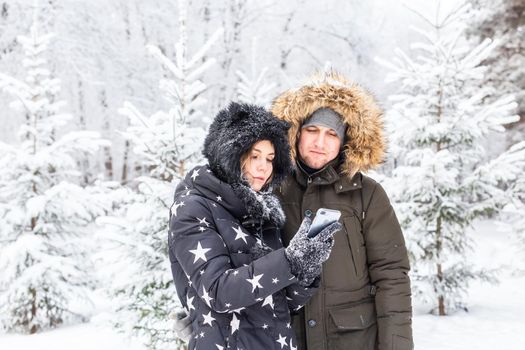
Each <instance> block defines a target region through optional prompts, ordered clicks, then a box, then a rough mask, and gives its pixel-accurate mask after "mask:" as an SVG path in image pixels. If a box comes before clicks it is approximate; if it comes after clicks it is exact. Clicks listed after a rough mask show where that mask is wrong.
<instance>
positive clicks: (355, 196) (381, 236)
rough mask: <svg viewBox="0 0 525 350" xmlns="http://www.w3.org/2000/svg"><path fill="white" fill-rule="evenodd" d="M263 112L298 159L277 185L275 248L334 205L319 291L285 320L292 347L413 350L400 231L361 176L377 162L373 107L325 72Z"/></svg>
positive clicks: (376, 189) (378, 124) (379, 191)
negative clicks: (334, 222)
mask: <svg viewBox="0 0 525 350" xmlns="http://www.w3.org/2000/svg"><path fill="white" fill-rule="evenodd" d="M272 112H273V113H274V114H275V115H276V116H277V117H279V118H281V119H284V120H286V121H287V122H289V123H290V124H291V125H292V127H291V128H290V131H289V134H288V135H289V140H290V145H291V146H292V158H293V160H294V161H295V162H296V164H297V168H296V171H295V173H294V174H293V175H292V176H290V177H288V178H287V179H286V180H285V182H284V183H283V184H282V185H281V186H280V187H279V188H277V189H276V193H277V194H278V195H279V196H280V197H281V201H282V205H283V209H284V211H285V214H286V224H285V227H284V233H283V238H284V244H285V245H287V243H288V242H289V240H290V239H291V237H292V236H293V234H294V233H295V232H296V231H297V227H298V226H299V224H300V223H301V221H302V219H303V218H304V216H313V215H314V214H315V212H316V211H317V209H318V208H331V209H337V210H340V211H341V213H342V215H341V219H340V221H341V222H342V224H343V226H344V230H342V231H341V232H338V233H337V234H336V235H335V236H334V237H335V245H334V248H333V250H332V254H331V256H330V258H329V259H328V260H327V261H326V262H325V263H324V265H323V272H322V275H321V278H322V279H321V286H320V288H319V292H318V293H317V294H316V295H315V296H314V297H313V298H312V299H311V300H310V301H309V302H308V303H307V305H306V306H305V307H304V308H303V309H302V310H301V311H300V312H299V313H298V314H297V315H296V316H295V317H294V324H293V326H294V330H295V332H296V334H297V338H298V341H299V346H298V348H299V349H301V350H306V349H308V350H324V349H326V350H328V349H359V350H364V349H379V350H386V349H388V350H390V349H412V348H413V342H412V328H411V317H412V308H411V293H410V280H409V277H408V275H407V273H408V270H409V262H408V256H407V251H406V248H405V243H404V239H403V235H402V232H401V229H400V226H399V223H398V220H397V219H396V216H395V213H394V211H393V209H392V206H391V205H390V202H389V199H388V197H387V195H386V193H385V191H384V190H383V188H382V187H381V186H380V185H379V184H378V183H376V182H375V181H374V180H372V179H371V178H369V177H367V176H365V175H363V174H362V172H363V171H367V170H369V169H371V168H373V167H374V166H377V165H378V164H379V163H380V162H381V161H382V159H383V155H384V151H385V140H384V136H383V122H382V111H381V110H380V108H379V107H378V106H377V104H376V103H375V101H374V99H373V97H372V96H371V95H370V94H368V93H367V92H366V91H365V90H363V89H362V88H361V87H359V86H357V85H355V84H351V83H349V82H348V81H346V80H345V79H344V78H343V77H341V76H339V75H337V74H336V73H327V74H324V75H320V76H317V77H315V78H314V79H313V81H312V82H311V83H309V84H306V85H304V86H302V87H301V88H299V89H294V90H290V91H287V92H284V93H283V94H281V95H280V96H278V97H277V98H276V99H275V101H274V103H273V106H272ZM294 146H295V147H294Z"/></svg>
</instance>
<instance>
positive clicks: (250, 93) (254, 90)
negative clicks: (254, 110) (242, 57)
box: [235, 38, 277, 106]
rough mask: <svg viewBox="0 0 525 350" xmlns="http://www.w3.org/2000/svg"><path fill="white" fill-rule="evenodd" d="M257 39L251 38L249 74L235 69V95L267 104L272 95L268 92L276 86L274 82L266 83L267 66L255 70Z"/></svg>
mask: <svg viewBox="0 0 525 350" xmlns="http://www.w3.org/2000/svg"><path fill="white" fill-rule="evenodd" d="M256 59H257V39H256V38H253V39H252V48H251V64H250V66H251V67H250V70H251V71H250V76H248V75H247V74H246V73H244V72H243V71H242V70H236V71H235V74H236V75H237V77H238V78H239V81H238V82H237V97H238V99H239V101H242V102H246V103H255V104H260V105H264V106H267V105H268V104H269V103H270V101H271V98H272V96H270V92H271V91H272V90H273V89H274V88H275V87H276V86H277V84H275V83H267V82H266V81H265V79H266V73H267V72H268V68H267V67H264V68H263V69H261V71H260V72H258V71H257V63H256Z"/></svg>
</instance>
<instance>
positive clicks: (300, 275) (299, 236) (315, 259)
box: [284, 217, 342, 287]
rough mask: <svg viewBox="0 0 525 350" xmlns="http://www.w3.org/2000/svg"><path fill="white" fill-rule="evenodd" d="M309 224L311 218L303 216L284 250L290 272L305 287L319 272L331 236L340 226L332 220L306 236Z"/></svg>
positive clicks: (332, 243) (325, 257)
mask: <svg viewBox="0 0 525 350" xmlns="http://www.w3.org/2000/svg"><path fill="white" fill-rule="evenodd" d="M311 224H312V220H311V219H310V218H308V217H305V218H304V219H303V222H302V223H301V226H300V227H299V230H298V231H297V233H296V234H295V235H294V236H293V238H292V240H291V241H290V244H289V245H288V247H287V248H286V249H285V251H284V253H285V255H286V258H287V259H288V262H289V263H290V269H291V272H292V274H293V275H295V276H296V277H297V279H298V280H299V284H300V285H302V286H305V287H307V286H310V285H311V284H312V282H313V281H314V279H315V278H316V277H317V276H319V275H320V274H321V269H322V264H323V262H325V261H326V260H327V259H328V257H329V256H330V253H331V251H332V247H333V245H334V239H333V237H332V236H333V234H334V233H335V232H337V231H339V230H340V229H341V227H342V226H341V224H340V223H339V222H334V223H333V224H331V225H329V226H327V227H326V228H324V229H323V230H322V231H321V232H319V234H318V235H317V236H315V237H313V238H308V237H307V235H308V230H309V229H310V225H311Z"/></svg>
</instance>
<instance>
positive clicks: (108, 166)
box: [100, 88, 113, 179]
mask: <svg viewBox="0 0 525 350" xmlns="http://www.w3.org/2000/svg"><path fill="white" fill-rule="evenodd" d="M100 103H101V105H102V108H103V112H102V113H103V115H104V116H103V118H104V120H103V124H102V130H104V134H105V137H106V138H107V139H110V135H111V126H110V123H109V117H108V113H107V110H108V101H107V94H106V88H102V90H101V91H100ZM104 171H105V173H104V175H105V178H106V179H113V157H112V155H111V146H105V147H104Z"/></svg>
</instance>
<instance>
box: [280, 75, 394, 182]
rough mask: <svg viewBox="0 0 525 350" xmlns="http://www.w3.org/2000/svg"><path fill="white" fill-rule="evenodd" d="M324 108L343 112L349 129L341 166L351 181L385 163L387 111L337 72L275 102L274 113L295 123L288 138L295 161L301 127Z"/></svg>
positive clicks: (317, 77)
mask: <svg viewBox="0 0 525 350" xmlns="http://www.w3.org/2000/svg"><path fill="white" fill-rule="evenodd" d="M322 107H327V108H331V109H333V110H334V111H336V112H337V113H339V114H340V115H341V116H342V117H343V119H344V122H345V123H346V124H347V125H348V126H349V127H348V129H347V131H346V137H345V140H344V142H345V144H344V149H343V152H344V163H343V164H342V166H341V170H342V172H343V173H344V174H345V175H347V176H349V177H350V178H351V177H353V176H354V175H355V174H356V173H357V172H359V171H363V172H366V171H367V170H369V169H372V168H374V167H375V166H377V165H378V164H380V163H381V162H382V161H383V157H384V153H385V149H386V140H385V137H384V134H383V132H384V130H383V129H384V126H383V118H382V115H383V111H382V110H381V108H380V107H379V106H378V104H377V102H376V101H375V99H374V97H373V96H372V95H371V94H370V93H369V92H367V91H366V90H365V89H364V88H362V87H361V86H359V85H357V84H355V83H352V82H350V81H348V80H346V79H345V78H344V77H343V76H341V75H339V74H338V73H336V72H328V73H318V74H316V75H314V76H313V77H312V79H311V80H310V81H309V82H308V83H306V84H305V85H303V86H301V87H300V88H298V89H291V90H288V91H285V92H284V93H282V94H281V95H279V96H278V97H277V98H276V99H275V100H274V101H273V105H272V109H271V110H272V113H273V114H274V115H275V116H277V117H278V118H280V119H282V120H285V121H287V122H288V123H290V124H291V128H290V131H289V132H288V138H289V141H290V145H291V146H292V147H291V156H292V159H293V160H294V161H296V160H297V148H296V145H297V134H298V131H299V130H300V128H301V125H302V124H303V122H304V121H305V120H306V119H307V118H308V117H309V116H310V115H311V114H312V113H313V112H315V111H316V110H317V109H319V108H322Z"/></svg>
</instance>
